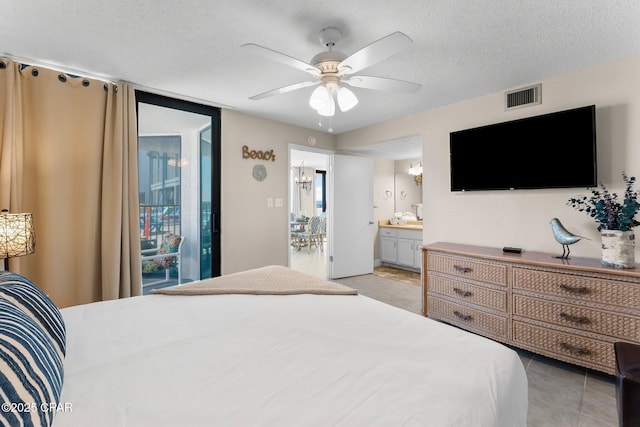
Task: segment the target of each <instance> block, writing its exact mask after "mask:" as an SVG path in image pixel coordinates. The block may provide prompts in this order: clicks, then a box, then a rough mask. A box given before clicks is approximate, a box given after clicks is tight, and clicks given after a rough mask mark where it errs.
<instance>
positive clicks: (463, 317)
mask: <svg viewBox="0 0 640 427" xmlns="http://www.w3.org/2000/svg"><path fill="white" fill-rule="evenodd" d="M453 314H455V315H456V316H457V317H458V318H459V319H460V320H464V321H465V322H468V321H470V320H471V319H472V317H471V315H470V314H462V313H460V312H459V311H457V310H456V311H454V312H453Z"/></svg>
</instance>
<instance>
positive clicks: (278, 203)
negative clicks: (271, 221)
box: [276, 197, 284, 208]
mask: <svg viewBox="0 0 640 427" xmlns="http://www.w3.org/2000/svg"><path fill="white" fill-rule="evenodd" d="M282 206H284V200H283V199H282V198H280V197H278V198H277V199H276V208H281V207H282Z"/></svg>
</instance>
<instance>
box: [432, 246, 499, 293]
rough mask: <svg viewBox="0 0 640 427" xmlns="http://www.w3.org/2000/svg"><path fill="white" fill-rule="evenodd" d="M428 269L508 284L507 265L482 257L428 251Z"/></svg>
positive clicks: (481, 280)
mask: <svg viewBox="0 0 640 427" xmlns="http://www.w3.org/2000/svg"><path fill="white" fill-rule="evenodd" d="M427 269H428V270H432V271H438V272H441V273H446V274H451V275H454V276H460V277H464V278H467V279H471V280H477V281H480V282H487V283H493V284H495V285H502V286H506V285H507V267H506V266H504V265H500V264H492V263H490V262H485V261H482V260H480V259H467V258H458V257H454V256H450V255H443V254H439V253H433V252H429V253H428V258H427Z"/></svg>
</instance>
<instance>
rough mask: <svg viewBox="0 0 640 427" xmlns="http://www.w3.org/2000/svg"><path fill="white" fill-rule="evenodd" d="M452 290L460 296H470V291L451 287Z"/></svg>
mask: <svg viewBox="0 0 640 427" xmlns="http://www.w3.org/2000/svg"><path fill="white" fill-rule="evenodd" d="M453 292H455V293H456V294H458V295H460V296H461V297H470V296H471V291H463V290H462V289H460V288H453Z"/></svg>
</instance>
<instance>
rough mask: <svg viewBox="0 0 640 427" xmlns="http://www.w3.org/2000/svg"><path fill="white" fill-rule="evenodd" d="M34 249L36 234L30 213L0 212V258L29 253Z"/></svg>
mask: <svg viewBox="0 0 640 427" xmlns="http://www.w3.org/2000/svg"><path fill="white" fill-rule="evenodd" d="M35 250H36V234H35V231H34V228H33V216H32V215H31V214H30V213H16V214H12V213H8V212H7V211H2V212H0V258H12V257H16V256H22V255H29V254H31V253H33V252H34V251H35Z"/></svg>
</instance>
